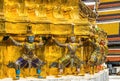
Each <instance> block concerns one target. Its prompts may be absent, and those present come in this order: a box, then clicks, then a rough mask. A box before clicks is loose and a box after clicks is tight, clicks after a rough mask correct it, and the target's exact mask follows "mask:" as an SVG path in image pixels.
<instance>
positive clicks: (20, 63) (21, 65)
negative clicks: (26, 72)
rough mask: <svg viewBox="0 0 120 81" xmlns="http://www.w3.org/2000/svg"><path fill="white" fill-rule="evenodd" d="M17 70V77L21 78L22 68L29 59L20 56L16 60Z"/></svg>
mask: <svg viewBox="0 0 120 81" xmlns="http://www.w3.org/2000/svg"><path fill="white" fill-rule="evenodd" d="M15 65H16V67H15V70H16V79H19V78H20V68H21V67H24V66H25V65H27V61H26V60H24V59H23V58H19V59H18V60H17V61H16V62H15Z"/></svg>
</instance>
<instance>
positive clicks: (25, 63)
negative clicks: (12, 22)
mask: <svg viewBox="0 0 120 81" xmlns="http://www.w3.org/2000/svg"><path fill="white" fill-rule="evenodd" d="M7 39H10V40H11V41H12V42H13V43H14V44H15V45H16V46H22V47H24V51H23V55H22V56H21V57H20V58H18V60H17V61H16V62H15V63H14V64H15V69H16V79H19V77H20V76H19V75H20V68H29V69H30V68H31V67H34V68H36V71H37V74H38V77H39V78H40V77H41V76H40V73H41V70H40V68H41V66H42V65H44V62H43V61H42V60H40V59H39V58H38V57H37V56H36V55H35V49H36V47H41V46H43V45H44V43H43V41H42V37H40V40H41V41H40V42H39V43H34V40H35V36H34V35H33V34H29V35H28V36H27V42H25V43H20V42H17V41H16V40H14V39H13V38H12V37H11V36H4V38H3V40H7ZM8 66H10V64H8Z"/></svg>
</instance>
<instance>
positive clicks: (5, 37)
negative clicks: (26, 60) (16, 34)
mask: <svg viewBox="0 0 120 81" xmlns="http://www.w3.org/2000/svg"><path fill="white" fill-rule="evenodd" d="M9 38H10V36H9V35H5V36H4V37H3V39H2V40H3V41H6V40H8V39H9Z"/></svg>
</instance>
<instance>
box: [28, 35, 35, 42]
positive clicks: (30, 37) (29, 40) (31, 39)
mask: <svg viewBox="0 0 120 81" xmlns="http://www.w3.org/2000/svg"><path fill="white" fill-rule="evenodd" d="M27 39H28V42H29V43H33V42H34V39H35V37H34V36H28V37H27Z"/></svg>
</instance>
